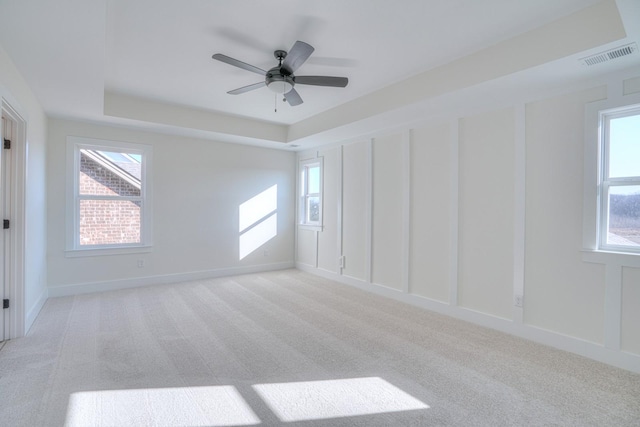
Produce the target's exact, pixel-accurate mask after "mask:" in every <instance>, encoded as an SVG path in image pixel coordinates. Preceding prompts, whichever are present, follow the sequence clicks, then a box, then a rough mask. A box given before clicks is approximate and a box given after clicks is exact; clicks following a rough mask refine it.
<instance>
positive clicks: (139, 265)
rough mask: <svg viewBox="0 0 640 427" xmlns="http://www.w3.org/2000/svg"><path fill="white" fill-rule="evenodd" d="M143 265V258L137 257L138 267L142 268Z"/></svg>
mask: <svg viewBox="0 0 640 427" xmlns="http://www.w3.org/2000/svg"><path fill="white" fill-rule="evenodd" d="M142 267H144V260H143V259H139V260H138V268H142Z"/></svg>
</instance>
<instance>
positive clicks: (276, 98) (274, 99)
mask: <svg viewBox="0 0 640 427" xmlns="http://www.w3.org/2000/svg"><path fill="white" fill-rule="evenodd" d="M273 111H275V112H276V113H277V112H278V94H277V93H274V94H273Z"/></svg>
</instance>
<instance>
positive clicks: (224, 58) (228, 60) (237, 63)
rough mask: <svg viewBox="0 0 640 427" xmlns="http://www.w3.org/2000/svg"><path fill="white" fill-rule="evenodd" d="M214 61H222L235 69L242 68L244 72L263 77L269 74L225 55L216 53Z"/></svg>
mask: <svg viewBox="0 0 640 427" xmlns="http://www.w3.org/2000/svg"><path fill="white" fill-rule="evenodd" d="M212 58H213V59H217V60H218V61H222V62H224V63H227V64H229V65H233V66H234V67H238V68H242V69H243V70H247V71H251V72H252V73H256V74H260V75H261V76H264V75H265V74H267V72H266V71H265V70H263V69H262V68H258V67H254V66H253V65H249V64H247V63H245V62H242V61H238V60H237V59H234V58H231V57H229V56H227V55H223V54H221V53H216V54H215V55H213V56H212Z"/></svg>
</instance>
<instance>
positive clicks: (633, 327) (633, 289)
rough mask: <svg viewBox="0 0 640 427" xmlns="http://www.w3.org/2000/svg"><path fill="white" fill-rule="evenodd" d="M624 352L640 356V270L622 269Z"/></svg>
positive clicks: (621, 343)
mask: <svg viewBox="0 0 640 427" xmlns="http://www.w3.org/2000/svg"><path fill="white" fill-rule="evenodd" d="M620 347H621V349H622V351H627V352H629V353H634V354H638V355H640V268H630V267H626V268H623V269H622V319H621V340H620Z"/></svg>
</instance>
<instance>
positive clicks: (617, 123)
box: [598, 105, 640, 253]
mask: <svg viewBox="0 0 640 427" xmlns="http://www.w3.org/2000/svg"><path fill="white" fill-rule="evenodd" d="M599 125H600V126H599V129H600V132H601V134H600V170H599V173H598V177H599V187H598V188H599V191H598V249H600V250H606V251H614V252H630V253H640V105H632V106H626V107H622V108H616V109H610V110H603V111H600V114H599Z"/></svg>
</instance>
